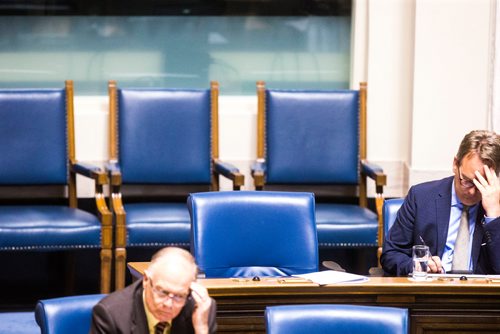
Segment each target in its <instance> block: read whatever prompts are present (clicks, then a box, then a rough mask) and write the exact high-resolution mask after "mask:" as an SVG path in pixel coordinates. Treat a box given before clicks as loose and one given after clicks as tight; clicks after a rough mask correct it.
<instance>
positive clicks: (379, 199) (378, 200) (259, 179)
mask: <svg viewBox="0 0 500 334" xmlns="http://www.w3.org/2000/svg"><path fill="white" fill-rule="evenodd" d="M366 99H367V84H366V82H361V83H360V88H359V145H360V147H359V155H360V156H359V161H360V167H359V171H360V174H361V175H360V178H359V185H358V193H359V205H360V206H361V207H363V208H366V207H367V206H368V201H367V177H369V178H371V179H373V180H374V181H375V191H376V195H375V206H376V210H377V216H378V236H377V243H378V246H379V248H380V247H382V243H383V241H384V224H383V219H382V207H383V204H384V197H383V187H384V186H385V185H386V183H387V176H386V175H385V174H384V173H383V172H379V171H375V172H373V173H365V172H364V169H363V168H362V166H363V164H367V163H368V162H367V161H366V152H367V136H366V126H367V125H366V123H367V122H366V109H367V108H366ZM265 138H266V86H265V82H264V81H258V82H257V161H258V162H265V159H266V145H265V141H266V140H265ZM252 176H253V178H254V184H255V188H256V189H257V190H262V189H264V186H265V173H264V172H262V171H256V172H253V173H252ZM296 188H298V189H300V190H302V191H304V190H305V189H304V188H301V187H300V186H299V187H296ZM380 253H381V252H380V250H379V251H378V254H377V256H378V258H380Z"/></svg>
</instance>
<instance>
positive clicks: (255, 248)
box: [188, 191, 318, 277]
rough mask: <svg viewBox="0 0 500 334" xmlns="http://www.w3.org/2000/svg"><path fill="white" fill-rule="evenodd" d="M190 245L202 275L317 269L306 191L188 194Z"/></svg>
mask: <svg viewBox="0 0 500 334" xmlns="http://www.w3.org/2000/svg"><path fill="white" fill-rule="evenodd" d="M188 207H189V212H190V215H191V236H192V237H191V248H192V253H193V254H194V256H195V258H196V261H197V263H198V265H199V267H200V269H201V270H202V271H203V272H204V273H205V275H206V277H253V276H283V275H293V274H299V273H307V272H313V271H317V270H318V241H317V235H316V223H315V218H314V195H313V194H311V193H299V192H297V193H292V192H271V191H259V192H256V191H237V192H235V191H227V192H209V193H195V194H191V195H190V196H189V198H188Z"/></svg>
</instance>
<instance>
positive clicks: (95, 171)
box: [71, 162, 108, 185]
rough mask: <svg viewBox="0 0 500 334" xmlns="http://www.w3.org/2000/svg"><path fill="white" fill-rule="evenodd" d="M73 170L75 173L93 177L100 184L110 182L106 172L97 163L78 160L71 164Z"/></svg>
mask: <svg viewBox="0 0 500 334" xmlns="http://www.w3.org/2000/svg"><path fill="white" fill-rule="evenodd" d="M71 171H72V172H73V173H76V174H79V175H83V176H85V177H88V178H91V179H93V180H94V181H95V182H96V184H98V185H104V184H107V183H108V178H107V176H106V173H105V172H104V171H103V170H102V169H101V168H99V167H97V166H95V165H91V164H88V163H82V162H77V163H73V164H71Z"/></svg>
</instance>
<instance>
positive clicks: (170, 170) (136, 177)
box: [118, 89, 211, 184]
mask: <svg viewBox="0 0 500 334" xmlns="http://www.w3.org/2000/svg"><path fill="white" fill-rule="evenodd" d="M210 103H211V102H210V90H176V89H151V90H146V89H119V90H118V136H119V138H118V152H119V162H120V167H121V171H122V180H123V183H136V184H147V183H165V184H183V183H184V184H186V183H187V184H189V183H198V184H200V183H205V184H209V183H210V175H211V174H210V173H211V171H210V166H211V161H210V159H211V145H210V144H211V141H210V139H211V137H210V133H211V129H210V119H211V115H210Z"/></svg>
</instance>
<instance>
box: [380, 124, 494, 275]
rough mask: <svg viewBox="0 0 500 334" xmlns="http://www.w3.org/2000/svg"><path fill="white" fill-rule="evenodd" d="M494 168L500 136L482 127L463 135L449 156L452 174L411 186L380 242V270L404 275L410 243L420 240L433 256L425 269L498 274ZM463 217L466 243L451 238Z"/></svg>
mask: <svg viewBox="0 0 500 334" xmlns="http://www.w3.org/2000/svg"><path fill="white" fill-rule="evenodd" d="M499 172H500V136H498V135H497V134H496V133H494V132H490V131H482V130H476V131H472V132H470V133H469V134H467V135H466V136H465V137H464V139H463V140H462V142H461V144H460V147H459V150H458V153H457V155H456V156H455V158H454V160H453V173H454V174H455V175H454V176H453V177H448V178H445V179H442V180H437V181H431V182H426V183H422V184H419V185H416V186H413V187H411V188H410V190H409V192H408V195H407V196H406V198H405V201H404V203H403V205H402V206H401V209H400V210H399V212H398V214H397V218H396V221H395V223H394V225H393V226H392V228H391V229H390V231H389V233H388V235H387V237H386V240H385V241H384V246H383V250H382V256H381V259H380V261H381V264H382V268H383V269H384V272H385V273H386V274H388V275H396V276H404V275H407V274H409V273H410V272H411V271H412V268H413V263H412V257H411V256H412V254H411V253H412V246H413V245H418V244H425V245H427V246H429V250H430V253H431V255H432V256H431V258H430V259H429V261H428V263H427V264H428V270H427V271H428V272H432V273H445V272H453V271H460V272H474V273H477V274H500V182H499V178H498V175H499ZM464 211H466V212H465V213H464ZM463 216H464V217H466V218H465V219H463V220H464V221H466V222H468V223H467V225H468V226H466V227H465V228H466V229H467V228H468V230H465V231H466V232H461V233H462V234H464V235H465V234H466V233H468V236H467V239H466V240H467V241H464V239H459V240H460V241H459V242H456V241H457V236H458V234H459V233H458V232H459V227H460V221H461V219H462V218H461V217H463ZM457 245H460V246H464V245H465V247H457ZM459 248H462V249H464V252H465V253H464V257H465V258H466V259H467V260H466V262H465V263H464V265H463V266H464V267H463V268H459V270H456V268H455V263H454V261H453V258H454V255H456V254H457V253H458V252H459V251H458V249H459ZM456 251H457V252H456ZM457 258H458V256H457ZM457 268H458V265H457Z"/></svg>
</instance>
